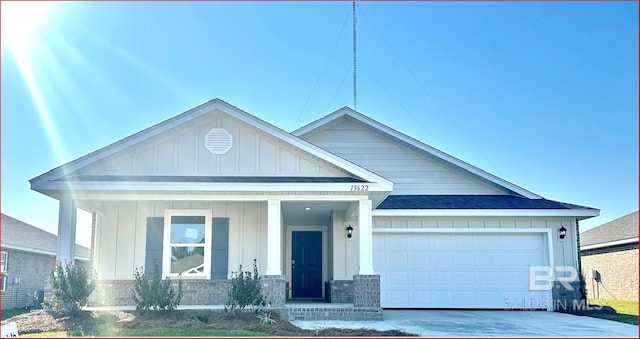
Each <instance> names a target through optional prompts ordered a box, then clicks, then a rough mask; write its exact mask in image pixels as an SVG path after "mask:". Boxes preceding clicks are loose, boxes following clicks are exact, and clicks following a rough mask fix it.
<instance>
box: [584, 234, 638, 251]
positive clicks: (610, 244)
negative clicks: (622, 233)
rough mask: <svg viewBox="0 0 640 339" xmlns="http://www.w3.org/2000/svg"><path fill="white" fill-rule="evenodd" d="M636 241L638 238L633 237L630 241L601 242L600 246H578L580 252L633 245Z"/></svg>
mask: <svg viewBox="0 0 640 339" xmlns="http://www.w3.org/2000/svg"><path fill="white" fill-rule="evenodd" d="M638 240H639V239H638V237H635V238H630V239H623V240H616V241H609V242H603V243H601V244H593V245H587V246H580V251H585V250H592V249H596V248H603V247H611V246H617V245H625V244H633V243H637V242H638Z"/></svg>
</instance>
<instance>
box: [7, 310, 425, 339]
mask: <svg viewBox="0 0 640 339" xmlns="http://www.w3.org/2000/svg"><path fill="white" fill-rule="evenodd" d="M198 318H200V319H204V318H208V321H207V322H203V321H202V320H199V319H198ZM271 318H273V319H274V320H276V321H277V324H271V325H269V324H261V323H260V321H259V319H258V318H257V317H256V316H255V314H253V313H252V312H248V313H239V314H236V313H221V312H212V311H201V310H198V311H193V310H176V311H171V312H169V311H152V312H148V313H146V314H143V315H141V314H138V313H136V312H133V311H91V312H89V311H82V312H80V314H78V315H77V316H75V317H72V318H71V317H61V316H55V315H54V314H53V313H52V312H47V311H43V310H39V311H33V312H30V313H25V314H20V315H17V316H15V317H12V318H10V319H7V320H5V321H3V322H2V324H3V325H4V324H6V323H9V322H15V323H16V325H17V327H18V332H19V333H20V334H26V333H41V332H55V331H76V330H80V331H91V330H92V329H95V328H97V327H99V326H109V327H113V328H182V329H222V330H245V331H254V332H262V333H268V334H272V335H275V336H295V337H301V336H304V337H313V336H318V335H319V336H322V337H339V336H348V337H359V336H366V337H375V336H385V337H397V336H412V334H409V333H405V332H402V331H398V330H390V331H376V330H370V329H338V328H322V329H318V330H317V331H316V330H304V329H301V328H299V327H296V326H294V325H293V324H291V323H290V322H288V321H287V320H284V319H281V318H280V317H278V315H276V314H272V315H271Z"/></svg>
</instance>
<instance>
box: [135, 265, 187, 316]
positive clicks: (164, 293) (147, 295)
mask: <svg viewBox="0 0 640 339" xmlns="http://www.w3.org/2000/svg"><path fill="white" fill-rule="evenodd" d="M133 277H134V278H135V283H134V286H133V291H132V292H131V298H132V299H133V301H134V302H135V303H136V310H137V311H138V312H140V313H145V312H146V311H149V310H169V311H172V310H175V309H176V307H178V305H180V300H181V299H182V279H179V280H178V292H177V293H176V291H174V289H173V287H172V286H171V280H169V279H164V280H162V279H160V269H159V268H158V264H157V263H156V262H154V263H153V280H151V282H149V280H148V279H147V277H146V276H145V274H144V269H143V268H142V267H140V268H139V269H138V268H136V269H135V272H134V273H133Z"/></svg>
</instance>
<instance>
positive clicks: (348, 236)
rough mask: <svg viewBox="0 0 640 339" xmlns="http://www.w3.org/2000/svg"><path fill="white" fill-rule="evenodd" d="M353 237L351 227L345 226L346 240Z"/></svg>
mask: <svg viewBox="0 0 640 339" xmlns="http://www.w3.org/2000/svg"><path fill="white" fill-rule="evenodd" d="M352 235H353V227H351V225H349V226H347V238H351V236H352Z"/></svg>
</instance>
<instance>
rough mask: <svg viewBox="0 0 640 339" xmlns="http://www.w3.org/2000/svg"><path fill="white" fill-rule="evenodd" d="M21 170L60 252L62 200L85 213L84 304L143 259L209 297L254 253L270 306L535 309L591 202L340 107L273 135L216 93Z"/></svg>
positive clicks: (109, 291)
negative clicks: (53, 221)
mask: <svg viewBox="0 0 640 339" xmlns="http://www.w3.org/2000/svg"><path fill="white" fill-rule="evenodd" d="M30 182H31V188H32V189H33V190H36V191H38V192H41V193H42V194H45V195H48V196H50V197H53V198H55V199H57V200H59V202H60V205H59V206H60V207H59V211H60V216H59V231H58V232H59V234H60V235H61V236H64V239H65V240H63V241H61V242H60V246H59V248H58V256H59V257H60V258H67V257H72V256H73V255H74V253H73V249H74V247H73V246H72V241H71V238H70V235H71V234H73V232H74V225H75V223H74V220H75V214H74V213H75V210H76V207H80V208H82V209H85V210H87V211H90V212H92V213H94V215H95V219H96V224H95V226H94V227H95V229H94V234H95V239H96V241H95V248H94V251H95V252H94V258H95V259H94V262H93V264H94V268H95V270H96V271H97V274H98V278H99V284H98V287H99V288H98V292H96V293H95V295H94V297H93V299H92V303H93V305H132V301H131V297H130V294H131V288H132V285H133V271H134V269H136V268H139V267H144V268H145V271H146V272H147V273H148V274H151V273H152V271H151V269H150V268H151V267H152V265H153V263H154V262H155V263H157V264H158V265H159V266H160V268H161V271H162V275H163V276H166V277H170V278H178V277H180V278H181V279H183V280H184V282H185V284H184V286H185V295H184V297H183V299H182V304H183V305H216V304H217V305H221V304H224V302H225V301H226V300H227V292H226V291H228V288H229V280H228V278H229V276H230V272H232V271H235V270H237V269H238V267H239V266H240V265H243V267H244V268H248V267H251V263H252V262H253V260H254V259H257V263H258V267H259V272H260V274H261V276H262V279H263V282H262V283H263V286H264V287H266V288H265V289H263V291H264V293H265V294H266V297H267V298H268V299H269V300H270V302H271V305H272V306H273V307H274V308H279V307H286V306H287V304H288V301H287V300H289V299H291V300H327V301H329V302H332V303H350V304H352V307H351V308H355V309H358V310H359V311H358V312H360V311H362V310H372V312H378V311H379V310H380V308H381V307H382V308H483V309H485V308H493V309H504V308H542V309H549V310H551V309H553V308H554V305H556V304H557V303H558V302H559V301H561V302H562V303H563V304H564V303H565V300H570V299H572V298H575V297H576V295H577V294H576V293H575V291H574V287H576V286H577V282H575V281H572V282H567V281H566V280H568V278H566V277H565V276H562V275H558V276H557V277H556V276H555V275H554V276H551V275H549V271H548V270H546V271H545V268H548V267H553V266H564V267H570V268H574V269H577V267H578V248H577V234H578V222H579V221H580V220H582V219H586V218H589V217H593V216H597V215H598V214H599V211H598V210H597V209H593V208H588V207H582V206H577V205H572V204H567V203H562V202H556V201H552V200H547V199H544V198H542V197H540V196H538V195H537V194H535V193H532V192H530V191H528V190H526V189H524V188H521V187H519V186H517V185H514V184H512V183H510V182H508V181H506V180H503V179H501V178H498V177H496V176H494V175H491V174H489V173H487V172H485V171H483V170H481V169H479V168H477V167H474V166H473V165H470V164H468V163H465V162H464V161H461V160H459V159H457V158H455V157H453V156H451V155H449V154H446V153H444V152H441V151H439V150H437V149H435V148H433V147H430V146H428V145H426V144H424V143H423V142H421V141H418V140H416V139H413V138H411V137H409V136H407V135H405V134H402V133H400V132H398V131H396V130H394V129H392V128H390V127H387V126H385V125H383V124H381V123H379V122H377V121H375V120H373V119H370V118H368V117H367V116H365V115H363V114H360V113H358V112H356V111H354V110H352V109H350V108H347V107H344V108H342V109H340V110H338V111H336V112H333V113H331V114H329V115H327V116H325V117H324V118H321V119H319V120H317V121H315V122H313V123H311V124H309V125H306V126H304V127H302V128H300V129H298V130H296V131H293V132H292V133H288V132H286V131H284V130H282V129H280V128H278V127H276V126H273V125H271V124H269V123H267V122H265V121H263V120H261V119H259V118H257V117H255V116H253V115H251V114H249V113H247V112H244V111H242V110H240V109H238V108H236V107H234V106H232V105H230V104H228V103H226V102H224V101H222V100H219V99H214V100H211V101H209V102H207V103H204V104H202V105H200V106H198V107H195V108H193V109H191V110H189V111H186V112H184V113H182V114H180V115H178V116H175V117H173V118H171V119H168V120H166V121H164V122H161V123H159V124H157V125H155V126H152V127H150V128H148V129H145V130H143V131H141V132H139V133H136V134H134V135H131V136H129V137H127V138H124V139H122V140H120V141H118V142H115V143H113V144H111V145H109V146H106V147H104V148H102V149H99V150H97V151H95V152H93V153H90V154H88V155H86V156H83V157H81V158H78V159H76V160H74V161H71V162H69V163H67V164H65V165H62V166H60V167H58V168H55V169H53V170H51V171H49V172H47V173H44V174H42V175H40V176H38V177H36V178H34V179H32V180H31V181H30ZM559 231H562V232H563V235H562V236H561V237H560V236H559V235H558V232H559ZM187 259H188V260H187ZM187 262H188V265H187ZM178 267H179V269H178ZM530 267H533V273H530V272H531V270H530ZM540 267H542V268H540ZM540 273H542V275H541V274H540ZM564 273H566V272H564ZM545 274H546V275H545ZM530 275H531V276H532V277H534V279H533V280H534V281H533V284H532V286H533V287H530V280H532V279H530ZM563 279H564V280H563ZM356 313H357V312H356ZM378 313H379V312H378Z"/></svg>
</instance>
